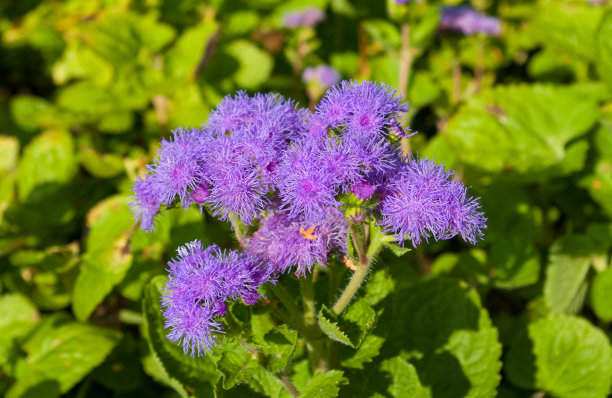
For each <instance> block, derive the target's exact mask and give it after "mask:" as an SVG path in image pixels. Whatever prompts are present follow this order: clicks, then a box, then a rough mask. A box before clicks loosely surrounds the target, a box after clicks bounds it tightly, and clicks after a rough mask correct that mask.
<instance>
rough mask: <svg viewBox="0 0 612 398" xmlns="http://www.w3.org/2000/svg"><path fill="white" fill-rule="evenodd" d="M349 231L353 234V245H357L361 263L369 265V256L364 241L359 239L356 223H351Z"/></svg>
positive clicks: (356, 248)
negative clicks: (364, 247)
mask: <svg viewBox="0 0 612 398" xmlns="http://www.w3.org/2000/svg"><path fill="white" fill-rule="evenodd" d="M349 233H350V234H351V240H352V241H353V246H354V247H355V250H356V251H357V256H358V257H359V265H362V266H367V264H368V258H367V257H366V254H365V253H366V252H365V250H364V249H363V242H361V241H360V240H359V236H358V235H357V231H355V224H349Z"/></svg>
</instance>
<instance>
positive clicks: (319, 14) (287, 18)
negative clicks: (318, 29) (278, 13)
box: [283, 7, 325, 29]
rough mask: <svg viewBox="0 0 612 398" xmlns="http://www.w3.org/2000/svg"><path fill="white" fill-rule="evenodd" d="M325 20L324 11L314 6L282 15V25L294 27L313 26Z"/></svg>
mask: <svg viewBox="0 0 612 398" xmlns="http://www.w3.org/2000/svg"><path fill="white" fill-rule="evenodd" d="M324 20H325V13H324V12H323V11H321V10H320V9H319V8H316V7H307V8H304V9H303V10H300V11H290V12H287V13H286V14H285V15H283V25H284V26H285V27H286V28H289V29H294V28H300V27H306V28H313V27H315V26H316V25H317V24H318V23H319V22H322V21H324Z"/></svg>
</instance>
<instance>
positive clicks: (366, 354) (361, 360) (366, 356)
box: [341, 334, 385, 369]
mask: <svg viewBox="0 0 612 398" xmlns="http://www.w3.org/2000/svg"><path fill="white" fill-rule="evenodd" d="M384 342H385V339H384V338H382V337H380V336H376V335H373V334H369V335H367V336H366V338H365V340H363V343H361V345H360V346H359V348H358V349H357V351H353V350H352V349H350V350H351V353H352V354H353V355H352V356H350V357H349V358H346V359H343V360H342V362H341V364H342V366H343V367H345V368H354V369H363V366H364V364H365V363H368V362H372V360H373V359H374V358H375V357H376V356H378V354H379V353H380V348H381V347H382V345H383V344H384Z"/></svg>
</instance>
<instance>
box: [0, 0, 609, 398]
mask: <svg viewBox="0 0 612 398" xmlns="http://www.w3.org/2000/svg"><path fill="white" fill-rule="evenodd" d="M407 3H408V5H398V4H396V2H395V0H387V1H364V0H360V1H349V0H291V1H280V0H265V1H262V0H241V1H235V0H214V1H208V2H202V1H190V0H182V1H167V0H152V1H151V0H148V1H119V0H105V1H101V0H98V1H78V0H71V1H63V2H62V1H60V2H58V1H50V0H36V1H34V0H32V1H27V0H23V1H13V2H10V1H9V2H0V76H1V77H2V78H1V79H0V396H7V397H9V398H12V397H31V398H32V397H33V398H36V397H45V398H47V397H57V396H61V395H65V396H75V397H85V396H87V397H89V396H92V397H98V396H105V397H106V396H110V397H113V396H116V397H124V396H130V397H132V396H133V397H140V396H163V397H170V396H180V397H219V398H223V397H232V398H234V397H245V398H252V397H266V396H269V397H282V398H290V397H295V396H297V397H313V398H326V397H336V396H339V397H376V398H379V397H402V398H403V397H417V398H426V397H431V398H440V397H441V398H445V397H449V398H456V397H478V398H480V397H482V398H489V397H494V396H499V397H502V398H518V397H532V396H540V395H542V394H543V395H545V396H546V397H548V396H550V397H559V398H566V397H567V398H582V397H584V398H591V397H593V398H597V397H606V396H608V395H609V394H610V393H611V382H612V352H611V347H610V336H611V335H612V329H611V325H610V322H611V321H612V257H611V253H612V224H611V220H612V219H611V217H612V8H611V7H612V6H611V4H610V2H609V1H608V2H607V4H605V5H600V6H595V5H591V4H590V2H589V1H586V0H584V1H582V0H581V1H549V0H533V1H529V2H517V1H511V0H497V1H495V2H482V1H476V0H471V1H467V2H461V3H462V4H464V3H465V5H471V6H472V7H473V8H476V9H479V10H482V11H483V12H485V13H486V14H488V15H492V16H495V17H497V18H500V19H501V21H502V32H501V35H500V36H498V37H487V36H484V35H478V34H477V35H473V36H463V35H460V34H452V33H441V32H440V31H439V29H438V25H439V21H440V17H441V14H442V12H443V11H442V7H444V6H446V5H448V4H451V3H452V4H457V3H458V2H457V1H445V2H431V1H408V2H407ZM308 6H311V7H318V8H319V9H321V10H323V11H324V12H325V14H326V19H325V21H323V22H321V23H320V24H318V25H317V26H315V27H314V28H308V27H303V28H297V29H288V28H285V27H284V26H283V18H284V14H285V13H286V12H288V11H295V10H299V9H303V8H305V7H308ZM320 64H328V65H332V66H333V67H334V68H336V69H337V70H338V72H339V73H340V74H341V76H342V78H343V79H364V80H378V81H381V82H384V83H386V84H388V85H391V86H393V87H394V88H396V89H398V90H399V91H401V92H402V93H404V95H405V99H406V100H407V102H408V104H409V107H410V110H409V111H408V113H407V114H406V117H405V120H403V121H402V123H403V125H404V127H407V128H410V129H411V130H412V131H418V132H419V134H417V135H414V136H412V137H410V138H409V139H408V140H407V141H406V142H404V143H403V144H404V145H405V147H406V149H409V150H410V151H411V152H412V153H414V154H418V156H419V157H429V158H434V159H435V161H436V162H438V163H440V162H443V164H444V165H445V167H446V168H448V169H449V170H450V169H453V170H455V175H456V177H457V178H459V179H461V180H462V182H463V183H465V185H466V186H470V187H471V188H470V190H469V192H470V194H472V195H474V196H477V197H480V199H479V202H480V203H481V204H482V206H483V211H484V212H485V215H486V217H487V218H488V221H487V226H488V227H487V229H486V231H485V236H484V239H483V240H482V241H480V242H478V244H477V245H476V246H475V247H472V246H469V245H467V244H465V243H464V242H462V241H461V239H460V238H453V239H452V240H450V241H444V242H435V241H434V240H433V239H429V242H428V243H427V244H423V245H421V246H420V247H418V248H413V247H412V245H410V244H409V243H408V244H404V245H402V244H398V243H397V242H395V240H394V238H393V237H392V236H389V235H387V234H385V233H384V232H383V231H382V230H381V228H380V227H379V226H377V225H374V224H373V225H369V226H366V228H367V231H366V232H365V233H364V231H365V230H364V229H363V228H362V227H361V226H358V228H356V229H357V232H356V233H357V235H358V237H359V238H364V239H365V238H366V235H367V240H368V241H369V242H370V245H369V251H368V252H367V253H365V254H366V256H367V257H368V258H373V259H374V260H373V262H372V264H371V265H370V266H369V268H370V269H368V272H367V274H366V277H365V281H364V282H363V284H362V285H361V286H360V287H359V289H358V290H357V292H356V294H355V296H354V297H353V298H352V300H350V302H349V304H348V305H347V306H346V308H345V309H344V310H343V311H341V312H340V313H339V314H335V313H333V312H332V310H331V309H332V308H334V305H335V303H336V300H337V299H338V297H339V296H340V295H341V292H342V289H343V288H344V287H345V286H347V284H348V283H349V280H350V278H351V276H352V275H353V271H352V270H351V266H354V265H355V264H351V263H350V261H347V260H348V259H346V260H345V259H344V258H342V256H338V257H337V258H334V259H333V260H330V261H329V263H328V264H325V266H324V267H323V266H317V267H316V272H315V275H314V276H313V278H311V279H313V280H314V282H313V285H312V286H311V287H312V293H313V297H312V299H308V300H304V299H303V298H302V291H304V286H305V285H304V282H302V283H299V281H298V280H297V278H296V277H295V276H294V275H292V274H286V275H281V276H280V277H279V280H278V282H277V285H281V286H283V287H284V288H285V289H286V291H287V292H288V296H289V299H291V300H292V301H293V302H292V303H287V302H286V299H287V297H284V298H283V300H280V297H279V296H278V295H277V294H275V293H274V291H273V289H272V286H271V285H270V284H268V285H264V286H262V288H261V291H260V293H262V294H264V297H263V298H262V299H260V301H259V302H258V303H257V304H256V305H254V306H246V305H243V304H242V303H240V301H239V300H238V302H237V303H235V304H234V305H232V306H230V308H229V312H228V315H227V316H226V318H225V320H222V319H220V322H221V323H222V325H223V328H224V332H225V333H224V334H222V335H221V334H220V335H219V336H218V337H219V342H218V345H217V346H216V347H215V348H214V350H213V351H212V353H210V354H208V355H206V356H205V357H201V358H192V357H190V356H188V355H185V354H184V353H183V350H182V348H181V347H180V346H179V345H177V344H174V343H172V342H171V341H169V340H168V339H167V338H166V335H167V334H168V332H169V330H168V329H165V328H164V318H163V316H162V314H161V307H160V295H161V289H162V287H163V286H164V283H165V274H166V267H167V262H168V260H169V259H170V258H173V257H174V256H176V248H177V247H179V246H182V245H184V244H185V243H187V242H188V241H191V240H193V239H199V240H201V241H202V242H203V243H204V244H205V245H208V244H211V243H216V244H218V245H219V246H220V247H222V248H227V249H239V248H240V247H239V244H238V241H237V239H236V238H235V236H234V232H233V231H232V230H231V228H230V227H229V226H228V224H227V223H221V222H219V221H217V220H215V218H214V217H213V216H212V215H211V214H210V212H209V211H208V210H207V209H204V210H203V212H200V209H199V207H196V206H192V207H191V208H189V209H187V210H183V209H180V208H171V209H166V210H164V211H163V215H162V216H161V217H160V218H159V219H158V220H157V223H156V228H155V231H154V232H152V233H146V232H143V231H141V230H139V229H138V228H137V226H136V225H135V224H134V220H133V215H132V214H131V212H130V209H129V205H128V202H129V201H130V196H131V195H132V193H131V184H132V183H133V181H134V180H135V178H136V177H137V176H138V175H139V174H140V173H142V169H143V167H144V165H145V164H147V163H150V161H151V159H152V157H153V156H154V154H155V151H156V150H157V149H158V148H159V142H160V139H161V138H165V137H168V136H169V135H170V134H171V130H172V129H174V128H176V127H179V126H183V127H199V126H201V124H202V123H205V122H206V115H207V114H208V113H209V112H210V110H211V109H213V108H214V107H215V106H217V104H218V103H219V101H220V100H221V99H222V98H223V97H224V96H225V95H227V94H233V93H234V92H235V91H237V90H248V93H249V94H253V93H255V92H268V91H274V92H279V93H281V94H282V95H284V96H285V97H287V98H291V99H293V100H295V101H297V102H298V103H299V105H300V106H303V107H307V106H308V105H314V104H316V103H318V101H319V99H320V98H319V95H320V94H322V93H323V89H321V90H320V93H318V92H317V90H312V87H310V86H307V85H306V84H304V83H303V82H302V80H301V76H302V73H303V71H304V68H305V67H309V66H317V65H320ZM400 85H403V86H400ZM376 201H377V198H376V197H374V198H372V199H369V200H366V201H361V200H358V199H357V198H356V197H355V196H354V195H352V194H350V193H347V195H345V197H344V198H343V203H344V205H345V206H346V210H347V214H348V215H350V216H353V217H354V216H358V215H359V214H358V213H359V211H363V210H367V211H378V210H377V208H376ZM252 228H253V229H254V228H256V226H253V227H252ZM247 232H248V233H250V230H249V231H247ZM346 254H347V256H348V257H349V258H352V259H355V258H356V257H357V250H356V248H355V247H354V245H353V243H352V242H351V241H349V243H348V247H347V253H346ZM307 283H310V282H307ZM308 287H309V288H310V286H308ZM312 303H314V308H312V307H311V306H310V305H311V304H312ZM304 310H307V311H306V312H307V314H306V316H304V314H303V312H304ZM230 317H231V318H230ZM230 320H233V322H230Z"/></svg>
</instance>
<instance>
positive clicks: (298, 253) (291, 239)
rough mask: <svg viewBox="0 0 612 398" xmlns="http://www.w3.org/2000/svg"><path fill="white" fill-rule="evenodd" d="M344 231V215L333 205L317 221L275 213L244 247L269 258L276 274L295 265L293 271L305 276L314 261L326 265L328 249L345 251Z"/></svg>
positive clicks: (345, 230) (266, 258) (330, 250)
mask: <svg viewBox="0 0 612 398" xmlns="http://www.w3.org/2000/svg"><path fill="white" fill-rule="evenodd" d="M346 233H347V224H346V221H345V220H344V216H343V215H342V213H341V212H340V211H339V210H337V209H334V208H327V209H326V210H325V215H324V217H323V219H322V220H321V221H320V222H319V223H318V224H311V223H309V222H307V221H304V220H295V219H291V218H289V217H288V216H287V214H285V213H282V212H275V213H273V214H271V215H270V216H269V217H266V218H265V219H264V220H263V221H262V225H261V227H260V228H259V230H258V231H257V232H256V233H255V234H254V235H253V236H252V237H251V238H249V239H248V240H247V243H246V250H247V251H248V252H249V253H253V254H256V255H259V256H261V257H262V258H264V259H265V260H267V261H269V262H270V264H271V265H272V266H273V267H274V271H275V272H277V273H284V272H286V271H288V270H289V269H290V268H291V267H293V266H296V268H297V269H296V274H297V275H304V273H305V272H307V271H310V269H311V268H312V266H313V265H315V264H316V263H319V264H321V265H325V264H326V258H327V254H328V252H332V251H337V252H344V250H345V247H346Z"/></svg>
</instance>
